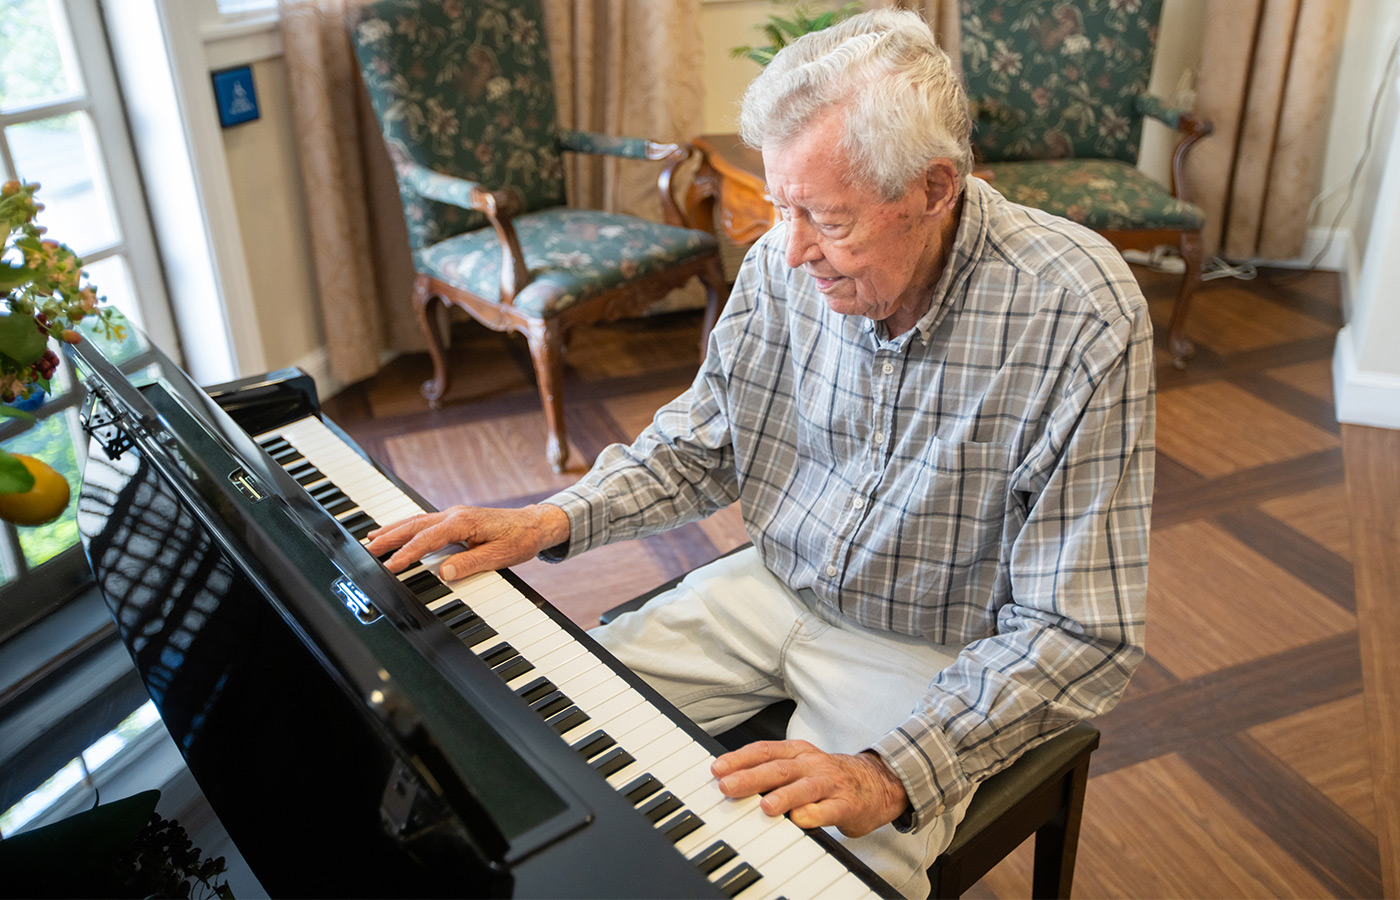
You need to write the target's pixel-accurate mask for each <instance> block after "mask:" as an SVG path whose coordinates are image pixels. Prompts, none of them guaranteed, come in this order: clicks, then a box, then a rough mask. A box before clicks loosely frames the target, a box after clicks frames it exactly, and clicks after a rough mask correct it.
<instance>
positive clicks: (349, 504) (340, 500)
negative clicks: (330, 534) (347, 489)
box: [321, 494, 355, 516]
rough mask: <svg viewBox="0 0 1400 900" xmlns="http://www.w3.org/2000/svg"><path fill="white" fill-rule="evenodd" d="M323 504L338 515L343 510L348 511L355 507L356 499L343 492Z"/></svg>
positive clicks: (328, 510)
mask: <svg viewBox="0 0 1400 900" xmlns="http://www.w3.org/2000/svg"><path fill="white" fill-rule="evenodd" d="M321 506H322V507H323V508H324V509H325V510H326V512H328V513H330V514H331V515H333V516H337V515H340V514H341V513H343V512H348V511H349V510H352V509H354V508H355V501H354V500H351V499H350V498H349V497H347V496H345V495H344V494H341V495H340V496H339V497H337V498H335V499H334V500H332V501H330V502H329V503H322V504H321Z"/></svg>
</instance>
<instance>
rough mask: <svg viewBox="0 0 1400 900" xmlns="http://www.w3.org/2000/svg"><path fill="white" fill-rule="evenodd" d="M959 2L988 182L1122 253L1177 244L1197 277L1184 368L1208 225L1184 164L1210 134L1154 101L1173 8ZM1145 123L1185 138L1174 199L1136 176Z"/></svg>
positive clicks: (1176, 161) (1176, 333) (1173, 339)
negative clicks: (1161, 45) (1150, 88)
mask: <svg viewBox="0 0 1400 900" xmlns="http://www.w3.org/2000/svg"><path fill="white" fill-rule="evenodd" d="M960 2H961V18H960V25H961V50H962V67H963V74H964V77H965V78H966V82H967V89H968V98H969V102H970V103H971V106H972V111H973V117H974V118H973V122H974V130H973V143H974V145H975V147H976V150H977V153H978V158H979V170H980V172H981V173H983V174H985V175H986V177H988V179H989V180H990V182H991V184H992V186H993V187H995V188H996V189H997V190H998V191H1000V192H1001V193H1002V194H1003V195H1005V196H1006V197H1007V198H1008V199H1010V200H1013V201H1015V202H1017V203H1022V204H1025V205H1026V206H1034V207H1037V208H1039V209H1043V210H1046V211H1048V212H1052V213H1055V214H1056V215H1061V216H1064V217H1065V218H1068V219H1071V220H1073V221H1075V222H1078V223H1080V224H1082V225H1086V226H1088V227H1089V228H1092V229H1094V230H1095V231H1097V232H1099V233H1101V234H1103V235H1104V236H1105V237H1106V238H1108V239H1109V240H1110V241H1111V242H1112V243H1113V244H1114V245H1115V246H1116V247H1118V248H1119V249H1120V250H1129V249H1135V250H1151V249H1152V248H1154V247H1156V246H1157V245H1159V244H1167V243H1174V244H1176V245H1177V246H1178V248H1179V249H1180V252H1181V257H1182V259H1183V261H1184V262H1185V268H1186V271H1185V274H1184V276H1183V278H1182V284H1181V289H1180V291H1179V293H1178V294H1177V299H1176V305H1175V307H1174V308H1173V310H1172V318H1171V326H1170V333H1169V337H1168V344H1169V346H1170V349H1171V353H1172V357H1173V359H1174V361H1175V363H1176V364H1177V366H1178V367H1180V366H1182V365H1184V364H1185V361H1186V359H1187V358H1188V357H1189V356H1190V355H1191V354H1192V352H1193V351H1194V348H1193V347H1192V345H1191V342H1190V341H1189V340H1188V339H1187V337H1186V334H1185V323H1186V314H1187V310H1188V309H1189V308H1190V303H1191V296H1192V294H1193V293H1194V292H1195V290H1196V288H1197V287H1199V286H1200V283H1201V270H1202V265H1203V263H1204V253H1203V250H1202V245H1201V228H1202V226H1203V225H1204V223H1205V215H1204V213H1202V211H1201V209H1200V208H1199V207H1197V206H1195V205H1194V204H1192V203H1191V202H1190V192H1189V190H1188V187H1187V184H1186V178H1185V160H1186V154H1187V152H1188V151H1189V150H1190V149H1191V147H1192V146H1193V145H1194V144H1195V143H1196V142H1197V141H1199V140H1200V139H1201V138H1203V137H1205V136H1206V135H1208V134H1210V132H1211V125H1210V123H1209V122H1202V121H1200V120H1198V119H1196V118H1195V116H1193V115H1192V114H1191V113H1190V112H1188V111H1185V110H1180V109H1171V108H1168V107H1167V106H1166V105H1165V104H1164V103H1163V102H1162V101H1161V100H1159V99H1157V98H1156V97H1154V96H1152V95H1150V94H1148V93H1147V82H1148V78H1149V77H1150V76H1151V73H1152V55H1153V49H1154V43H1155V41H1156V36H1157V24H1158V20H1159V18H1160V16H1161V8H1162V0H1074V2H1069V0H960ZM1145 117H1150V118H1154V119H1157V120H1159V121H1161V122H1163V123H1165V124H1166V125H1167V126H1168V127H1170V128H1172V129H1173V130H1175V131H1178V132H1180V134H1181V139H1180V140H1179V142H1178V143H1177V146H1176V150H1175V153H1174V154H1173V156H1172V186H1171V190H1170V191H1169V190H1168V189H1167V188H1165V187H1163V186H1162V185H1161V184H1159V183H1158V182H1157V181H1155V180H1154V179H1152V178H1150V177H1148V176H1147V175H1145V174H1143V173H1142V172H1141V171H1139V170H1138V169H1137V167H1136V163H1137V158H1138V144H1139V142H1140V140H1141V138H1142V129H1143V120H1144V118H1145Z"/></svg>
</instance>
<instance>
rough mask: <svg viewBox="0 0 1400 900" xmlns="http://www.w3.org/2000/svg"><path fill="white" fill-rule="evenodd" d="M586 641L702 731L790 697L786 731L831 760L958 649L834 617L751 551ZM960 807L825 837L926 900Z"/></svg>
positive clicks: (861, 744)
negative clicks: (930, 872)
mask: <svg viewBox="0 0 1400 900" xmlns="http://www.w3.org/2000/svg"><path fill="white" fill-rule="evenodd" d="M592 634H593V636H594V637H596V638H597V639H598V641H599V642H600V643H602V644H603V646H605V647H606V648H607V649H608V650H609V651H610V652H611V653H613V655H615V656H616V657H617V658H618V659H620V660H621V661H622V662H623V663H625V664H626V665H627V666H628V667H629V668H631V669H632V670H633V671H634V672H636V673H637V674H638V675H640V676H641V677H642V678H644V679H646V681H647V682H648V683H649V684H651V685H652V686H653V687H654V688H656V690H657V691H659V692H660V693H661V694H662V696H664V697H666V698H667V699H668V700H670V701H671V702H672V703H673V704H675V706H676V707H677V708H678V709H680V711H681V712H683V713H685V714H686V715H687V716H688V717H689V718H691V719H692V720H694V721H695V722H696V723H697V724H699V725H700V726H701V727H702V728H704V729H705V730H706V731H707V732H709V733H710V734H718V733H720V732H722V731H725V730H727V729H729V728H731V727H733V726H734V725H737V724H738V723H740V722H742V721H744V720H745V719H747V718H748V717H749V716H751V715H753V714H754V713H756V712H758V711H759V710H761V709H763V708H764V707H766V706H768V705H769V704H771V703H773V702H775V701H777V700H782V699H785V698H790V699H792V700H794V701H796V704H797V709H796V711H795V712H794V713H793V716H792V720H791V721H790V722H789V723H788V734H787V736H788V737H789V738H791V739H801V740H807V741H810V742H811V743H813V744H814V745H816V746H817V747H819V748H821V749H822V750H826V751H829V752H832V753H858V752H860V751H861V750H865V749H867V748H869V747H870V745H871V744H872V743H873V742H874V741H875V740H876V739H878V738H879V737H881V736H882V735H884V734H885V733H886V732H888V731H890V730H891V729H893V728H894V727H895V726H897V725H899V724H901V723H902V722H904V721H905V719H907V718H908V716H909V713H910V712H911V710H913V708H914V706H915V704H916V703H917V702H918V700H919V698H921V697H923V696H924V694H925V693H926V692H927V690H928V685H929V682H930V681H931V680H932V679H933V678H934V677H935V676H936V675H937V674H938V673H939V672H940V671H942V670H943V669H944V668H945V667H947V666H948V665H951V664H952V662H953V659H954V657H956V656H957V651H958V649H959V648H958V647H948V646H940V645H936V644H930V643H928V642H926V641H923V640H919V639H916V638H910V637H906V636H903V635H897V634H891V633H887V632H876V631H871V630H869V629H866V628H862V627H861V626H858V625H854V624H852V623H850V622H844V621H833V620H832V619H831V618H830V617H828V616H826V615H823V614H822V613H820V612H818V611H817V610H816V609H815V604H809V603H807V602H805V601H804V598H803V597H802V596H801V594H800V593H798V592H794V591H792V590H790V589H789V588H788V587H787V586H786V585H784V584H783V583H782V582H781V581H779V580H778V579H777V578H776V577H774V576H773V574H772V573H771V572H769V571H768V570H767V569H766V568H764V567H763V564H762V562H761V561H760V560H759V556H758V551H757V550H756V549H754V548H752V547H751V548H748V549H746V550H743V551H741V552H739V553H735V554H731V555H730V556H726V557H724V558H723V559H719V560H716V561H715V562H713V563H710V564H709V565H707V566H702V567H701V568H699V569H696V570H695V571H694V572H691V573H690V574H689V575H687V576H686V577H685V579H684V580H683V581H682V582H681V583H680V584H679V585H678V586H677V587H676V588H675V589H673V590H671V591H668V592H666V593H664V594H662V595H660V596H658V597H656V598H654V599H653V600H652V601H651V602H649V603H648V604H647V605H646V606H645V607H644V608H643V609H641V610H639V611H638V612H635V613H628V614H624V615H622V616H619V617H618V618H617V619H615V620H613V621H612V622H611V623H609V624H608V625H604V626H600V627H599V628H597V629H594V631H593V632H592ZM970 799H971V797H970V796H969V798H968V801H970ZM968 801H964V802H962V803H959V804H958V805H957V806H956V807H953V808H951V809H949V810H947V811H945V812H944V814H943V815H942V816H941V817H939V818H938V819H937V820H936V821H935V822H933V823H932V824H930V825H928V826H926V827H924V828H922V829H920V830H919V831H918V832H916V833H914V834H900V833H899V832H898V831H896V830H895V829H894V828H893V826H889V825H886V826H885V827H883V828H879V829H877V830H876V831H874V832H873V833H871V834H869V835H866V836H865V837H861V838H847V837H845V836H843V835H842V834H841V833H840V832H839V831H837V830H836V829H830V831H831V833H832V836H833V837H835V838H836V839H837V840H839V841H841V842H842V843H844V844H845V845H846V846H847V847H849V848H850V849H851V851H852V852H853V853H855V854H856V856H858V857H859V858H860V859H861V860H862V861H864V862H865V864H866V865H868V866H870V867H871V868H872V869H874V870H875V871H876V872H877V873H879V874H880V876H881V877H883V878H884V879H885V880H886V881H888V882H889V883H890V884H891V885H893V886H894V887H895V888H896V889H898V890H899V891H900V892H901V893H902V894H904V895H905V896H906V897H910V898H924V897H927V896H928V892H929V882H928V876H927V873H926V869H927V868H928V866H929V865H930V864H931V863H932V862H933V860H934V859H936V858H937V856H938V854H940V853H942V852H943V850H944V848H946V847H947V846H948V843H949V842H950V841H951V840H952V838H953V829H954V828H955V827H957V824H958V822H960V821H962V817H963V814H964V813H965V812H966V811H967V802H968Z"/></svg>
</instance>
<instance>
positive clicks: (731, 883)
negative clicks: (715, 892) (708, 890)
mask: <svg viewBox="0 0 1400 900" xmlns="http://www.w3.org/2000/svg"><path fill="white" fill-rule="evenodd" d="M762 877H763V876H762V875H760V874H758V870H757V869H755V868H754V867H753V866H751V865H749V864H748V863H739V864H738V865H737V866H735V867H734V868H732V869H730V870H729V871H728V872H725V873H724V877H723V878H721V879H720V880H718V881H716V882H715V887H717V888H719V889H720V890H721V891H723V892H724V895H725V896H726V897H737V896H739V895H740V894H741V893H743V892H744V891H745V890H747V889H748V888H751V887H753V886H754V884H756V883H757V882H758V880H759V879H760V878H762Z"/></svg>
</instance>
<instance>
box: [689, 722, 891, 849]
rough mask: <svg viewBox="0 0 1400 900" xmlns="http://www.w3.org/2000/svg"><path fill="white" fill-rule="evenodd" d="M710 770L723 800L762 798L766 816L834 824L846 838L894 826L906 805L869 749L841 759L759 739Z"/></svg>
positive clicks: (802, 745)
mask: <svg viewBox="0 0 1400 900" xmlns="http://www.w3.org/2000/svg"><path fill="white" fill-rule="evenodd" d="M710 771H711V772H712V773H713V774H714V776H715V777H716V778H718V779H719V789H720V790H721V791H723V792H724V794H725V795H726V796H729V797H748V796H751V795H753V794H763V800H762V801H761V803H760V804H759V805H760V806H761V807H762V809H763V811H764V812H765V813H767V814H768V815H770V816H781V815H782V814H783V813H788V814H789V818H791V819H792V821H793V823H794V824H796V825H798V826H799V827H802V828H823V827H826V826H828V825H835V826H836V827H837V828H839V829H841V833H842V834H844V835H846V837H861V836H862V835H866V834H869V833H870V832H872V831H874V830H875V829H876V828H879V827H880V826H881V825H885V824H887V823H889V822H893V821H894V820H895V819H896V818H898V817H899V814H900V813H902V812H904V808H905V807H906V806H907V805H908V804H909V797H908V795H907V794H906V793H905V791H904V785H903V784H902V783H901V782H900V780H899V778H897V777H896V776H895V774H894V772H892V771H891V770H890V768H889V766H887V765H885V762H884V760H882V759H880V757H879V756H877V755H876V754H875V753H873V752H871V751H869V750H867V751H865V752H863V753H857V754H855V755H846V754H844V753H826V752H824V751H822V750H818V749H817V748H816V747H814V746H813V745H812V744H810V743H808V742H807V741H758V742H757V743H753V744H749V745H748V746H745V747H740V748H739V749H738V750H735V751H733V752H732V753H726V754H724V755H723V756H721V757H719V758H718V759H716V760H715V761H714V764H713V765H711V766H710Z"/></svg>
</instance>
